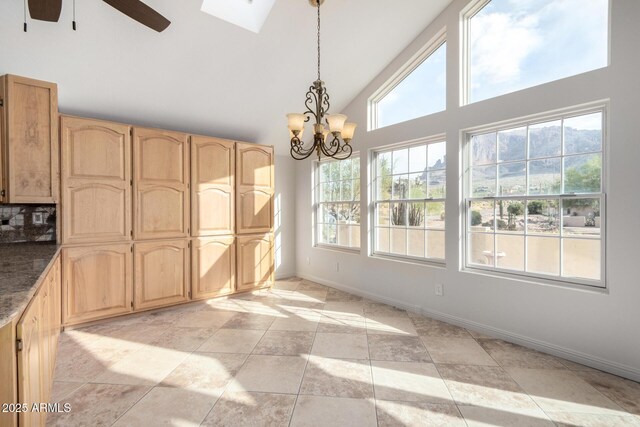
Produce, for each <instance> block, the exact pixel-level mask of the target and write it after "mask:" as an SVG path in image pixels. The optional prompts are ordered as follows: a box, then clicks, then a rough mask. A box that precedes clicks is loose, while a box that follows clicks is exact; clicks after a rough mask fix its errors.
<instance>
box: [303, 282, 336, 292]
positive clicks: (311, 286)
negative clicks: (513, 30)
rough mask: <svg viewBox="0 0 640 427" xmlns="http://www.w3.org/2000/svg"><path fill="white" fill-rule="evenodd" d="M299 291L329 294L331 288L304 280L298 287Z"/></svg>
mask: <svg viewBox="0 0 640 427" xmlns="http://www.w3.org/2000/svg"><path fill="white" fill-rule="evenodd" d="M297 290H298V291H324V292H327V291H328V290H329V288H327V287H326V286H323V285H321V284H319V283H315V282H310V281H308V280H302V281H301V282H300V284H299V285H298V289H297Z"/></svg>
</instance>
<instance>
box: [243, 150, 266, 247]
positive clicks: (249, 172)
mask: <svg viewBox="0 0 640 427" xmlns="http://www.w3.org/2000/svg"><path fill="white" fill-rule="evenodd" d="M273 193H274V174H273V147H271V146H265V145H257V144H244V143H236V194H237V208H236V227H237V232H238V234H250V233H268V232H270V231H271V230H272V229H273Z"/></svg>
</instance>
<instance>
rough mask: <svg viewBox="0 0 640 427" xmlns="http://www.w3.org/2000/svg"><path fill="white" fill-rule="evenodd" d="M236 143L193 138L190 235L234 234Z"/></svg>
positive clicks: (201, 137) (199, 137)
mask: <svg viewBox="0 0 640 427" xmlns="http://www.w3.org/2000/svg"><path fill="white" fill-rule="evenodd" d="M234 174H235V143H234V142H233V141H226V140H223V139H217V138H208V137H203V136H192V137H191V226H192V228H193V230H192V232H191V234H192V235H193V236H216V235H231V234H234V232H235V227H234V212H235V210H234V200H235V197H234V196H235V195H234V190H233V185H234V182H233V181H234Z"/></svg>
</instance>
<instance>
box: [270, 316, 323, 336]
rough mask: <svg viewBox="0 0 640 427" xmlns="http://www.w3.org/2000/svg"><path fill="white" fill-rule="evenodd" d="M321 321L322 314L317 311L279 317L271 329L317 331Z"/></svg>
mask: <svg viewBox="0 0 640 427" xmlns="http://www.w3.org/2000/svg"><path fill="white" fill-rule="evenodd" d="M319 321H320V315H319V314H317V313H315V312H310V313H309V314H307V315H303V316H294V315H292V316H290V317H279V318H277V319H276V320H275V321H274V322H273V323H272V324H271V327H269V330H270V331H299V332H315V331H316V329H317V328H318V322H319Z"/></svg>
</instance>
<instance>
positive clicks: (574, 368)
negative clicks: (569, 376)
mask: <svg viewBox="0 0 640 427" xmlns="http://www.w3.org/2000/svg"><path fill="white" fill-rule="evenodd" d="M560 361H561V362H562V364H563V365H564V366H566V367H567V369H569V370H570V371H588V372H602V371H600V370H598V369H595V368H592V367H590V366H585V365H582V364H580V363H576V362H572V361H570V360H567V359H560Z"/></svg>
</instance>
